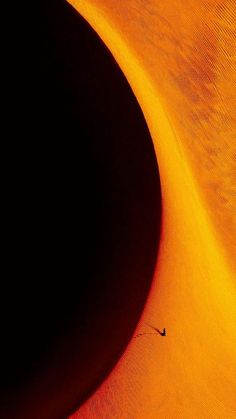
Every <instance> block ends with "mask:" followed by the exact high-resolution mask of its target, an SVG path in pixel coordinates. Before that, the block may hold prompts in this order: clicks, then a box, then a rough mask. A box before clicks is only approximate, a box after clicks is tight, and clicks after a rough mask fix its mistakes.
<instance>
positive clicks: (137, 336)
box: [134, 324, 166, 339]
mask: <svg viewBox="0 0 236 419" xmlns="http://www.w3.org/2000/svg"><path fill="white" fill-rule="evenodd" d="M147 325H148V326H149V327H151V328H152V329H154V330H155V333H147V332H144V333H139V334H138V335H136V336H134V338H135V339H136V338H139V337H140V336H143V335H157V333H158V334H159V335H161V336H166V328H165V327H164V329H163V331H162V332H161V331H160V330H159V329H157V328H156V327H154V326H151V325H150V324H147Z"/></svg>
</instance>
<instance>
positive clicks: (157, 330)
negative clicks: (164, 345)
mask: <svg viewBox="0 0 236 419" xmlns="http://www.w3.org/2000/svg"><path fill="white" fill-rule="evenodd" d="M148 326H149V327H151V328H152V329H154V330H155V331H156V332H157V333H159V335H161V336H166V328H165V327H164V329H163V331H162V332H161V331H160V330H159V329H157V328H156V327H154V326H151V325H150V324H149V325H148Z"/></svg>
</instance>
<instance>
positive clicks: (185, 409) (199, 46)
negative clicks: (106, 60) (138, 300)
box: [70, 0, 236, 419]
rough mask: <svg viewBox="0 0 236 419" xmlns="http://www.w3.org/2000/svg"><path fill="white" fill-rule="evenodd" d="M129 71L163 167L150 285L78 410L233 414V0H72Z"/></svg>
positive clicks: (81, 414) (143, 416) (133, 417)
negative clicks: (106, 369) (155, 331)
mask: <svg viewBox="0 0 236 419" xmlns="http://www.w3.org/2000/svg"><path fill="white" fill-rule="evenodd" d="M70 3H71V4H73V5H74V7H75V8H76V9H77V10H78V11H79V12H80V13H81V15H82V16H84V17H85V19H86V20H87V21H88V22H89V23H90V24H91V26H92V27H93V28H94V29H95V30H96V31H97V32H98V34H99V35H100V37H101V38H102V39H103V41H104V43H105V44H106V45H107V46H108V48H109V49H110V51H111V52H112V54H113V55H114V57H115V59H116V60H117V62H118V63H119V65H120V67H121V69H122V71H123V72H124V74H125V76H126V77H127V79H128V81H129V83H130V85H131V87H132V89H133V91H134V93H135V95H136V97H137V99H138V101H139V103H140V105H141V108H142V110H143V113H144V115H145V118H146V121H147V123H148V126H149V129H150V132H151V135H152V138H153V142H154V146H155V150H156V155H157V159H158V165H159V169H160V177H161V187H162V196H163V226H162V238H161V244H160V250H159V255H158V259H157V265H156V272H155V275H154V279H153V285H152V289H151V292H150V295H149V298H148V301H147V303H146V306H145V310H144V312H143V316H142V318H141V320H140V323H139V325H138V328H137V330H136V331H135V335H136V334H139V333H140V334H141V333H145V332H147V333H148V332H151V329H150V328H149V327H148V326H147V323H150V324H152V325H154V326H155V327H157V328H159V329H160V330H162V329H163V328H164V327H165V328H166V336H165V337H164V336H160V335H143V336H140V337H139V338H136V339H132V340H131V342H130V344H129V346H128V348H127V350H126V352H125V353H124V355H123V357H122V359H120V361H119V363H118V365H117V366H116V368H115V369H114V370H113V372H112V373H111V374H110V376H109V377H108V378H107V380H106V381H105V382H104V383H103V385H102V386H101V387H100V388H99V389H98V390H97V391H96V393H95V394H94V395H93V396H92V397H91V398H90V399H89V400H88V401H87V402H86V403H85V404H84V405H83V406H82V407H81V408H80V409H79V410H78V411H77V412H76V413H75V414H74V415H72V417H73V419H82V418H84V419H87V418H96V419H113V418H114V419H156V418H165V419H166V418H183V419H190V418H194V419H195V418H196V419H199V418H214V419H216V418H218V419H224V418H225V419H233V418H235V417H236V397H235V394H236V278H235V273H236V239H235V237H236V19H235V18H236V3H235V1H234V0H224V1H222V0H221V1H220V0H189V1H187V2H184V1H181V0H168V1H163V2H161V1H157V0H147V1H143V0H126V1H117V0H87V1H86V0H70Z"/></svg>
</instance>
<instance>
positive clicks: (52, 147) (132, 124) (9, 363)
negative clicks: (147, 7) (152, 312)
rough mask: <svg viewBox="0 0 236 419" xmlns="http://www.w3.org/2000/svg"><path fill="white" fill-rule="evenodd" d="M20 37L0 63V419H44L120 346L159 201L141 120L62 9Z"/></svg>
mask: <svg viewBox="0 0 236 419" xmlns="http://www.w3.org/2000/svg"><path fill="white" fill-rule="evenodd" d="M29 26H30V27H29ZM29 26H27V25H26V26H25V28H26V29H25V30H26V37H25V39H26V42H24V43H22V45H21V48H22V49H21V52H20V53H19V49H18V43H17V42H18V41H17V40H16V41H15V42H16V45H15V50H14V51H13V56H14V57H16V58H15V59H16V63H17V74H16V77H17V83H16V86H15V88H14V91H13V97H12V102H14V104H15V107H13V109H11V112H13V114H12V115H13V117H12V115H11V118H10V119H11V120H14V126H12V127H11V130H12V133H13V136H14V146H12V147H11V149H10V151H9V153H10V154H9V156H10V157H9V165H10V170H9V173H8V175H7V176H8V181H9V183H10V185H11V186H10V191H11V194H10V197H9V211H8V218H9V222H8V225H9V231H8V235H7V243H6V246H5V256H4V257H5V262H6V264H7V268H8V269H7V271H6V272H4V271H5V270H3V272H2V277H3V281H2V283H3V286H2V299H3V300H4V304H3V305H2V308H1V309H2V310H3V314H2V316H1V333H2V335H1V341H2V346H3V351H4V356H3V357H1V361H0V362H1V378H0V380H1V411H0V413H1V412H2V413H1V417H4V419H7V418H17V419H32V418H34V419H42V418H43V419H58V418H62V417H65V416H66V415H67V414H68V413H69V412H71V411H72V410H73V409H74V408H75V407H78V406H79V405H80V404H81V403H82V402H83V401H84V400H85V399H86V398H87V397H88V396H89V395H91V393H92V392H93V391H94V390H96V388H97V386H98V385H99V383H101V382H102V380H103V379H104V378H105V377H106V376H107V374H108V373H109V372H110V371H111V370H112V368H113V367H114V366H115V364H116V362H117V361H118V359H119V357H120V356H121V354H122V353H123V351H124V350H125V348H126V346H127V344H128V342H129V340H130V338H131V335H132V333H133V331H134V328H135V326H136V324H137V322H138V320H139V317H140V315H141V313H142V310H143V307H144V304H145V301H146V298H147V295H148V291H149V289H150V285H151V281H152V276H153V271H154V267H155V262H156V258H157V251H158V243H159V238H160V224H161V193H160V184H159V174H158V167H157V162H156V159H155V153H154V149H153V145H152V140H151V138H150V134H149V131H148V128H147V126H146V123H145V120H144V117H143V114H142V112H141V110H140V108H139V105H138V103H137V101H136V99H135V96H134V94H133V93H132V91H131V88H130V86H129V84H128V83H127V81H126V79H125V77H124V75H123V74H122V72H121V70H120V69H119V67H118V65H117V64H116V62H115V61H114V59H113V57H112V56H111V54H110V53H109V51H108V50H107V49H106V47H105V46H104V44H103V43H102V41H101V40H100V39H99V37H98V36H97V34H96V33H95V32H94V31H93V30H92V29H91V27H90V26H89V25H88V24H87V23H86V22H85V21H84V20H83V19H82V18H81V17H80V16H79V15H78V14H77V13H76V12H75V11H74V10H73V8H72V7H71V6H69V5H68V4H66V3H65V2H63V1H54V2H53V1H47V2H46V1H45V2H40V3H39V6H38V12H37V18H36V15H33V16H31V22H30V25H29ZM28 27H29V29H28ZM27 30H28V32H27ZM14 54H15V55H14ZM14 112H15V113H14Z"/></svg>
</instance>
